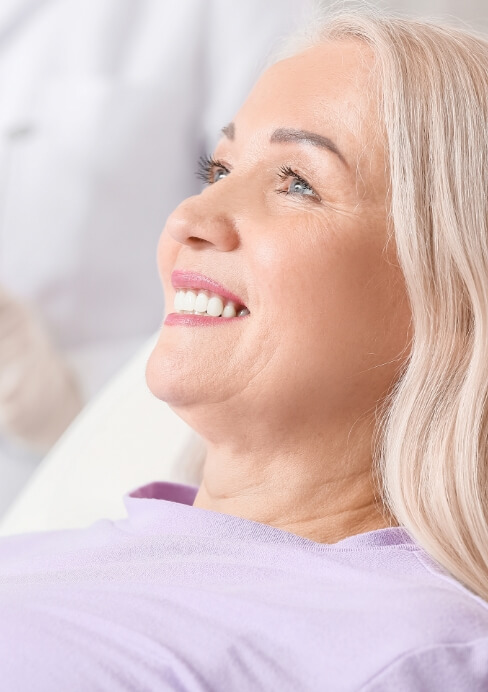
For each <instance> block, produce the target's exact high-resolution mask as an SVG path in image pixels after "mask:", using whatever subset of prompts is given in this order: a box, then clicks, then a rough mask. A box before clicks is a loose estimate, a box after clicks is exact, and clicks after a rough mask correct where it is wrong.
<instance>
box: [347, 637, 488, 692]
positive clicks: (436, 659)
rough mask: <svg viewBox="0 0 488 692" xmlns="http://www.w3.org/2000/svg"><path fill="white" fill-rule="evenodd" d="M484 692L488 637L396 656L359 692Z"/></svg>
mask: <svg viewBox="0 0 488 692" xmlns="http://www.w3.org/2000/svg"><path fill="white" fill-rule="evenodd" d="M391 690H395V692H411V691H412V690H419V691H420V690H425V691H428V692H486V690H488V636H486V637H481V638H480V639H475V640H473V641H470V642H461V643H450V644H438V645H435V646H428V647H424V648H421V649H417V650H414V651H412V652H408V653H405V654H403V655H402V656H399V657H398V658H397V659H395V660H394V661H393V662H391V663H390V664H389V665H387V666H386V667H385V668H383V669H382V670H381V671H380V672H379V673H377V674H376V675H375V676H374V677H373V678H372V679H371V680H369V682H367V683H366V684H365V685H364V686H363V687H361V689H360V691H359V692H390V691H391Z"/></svg>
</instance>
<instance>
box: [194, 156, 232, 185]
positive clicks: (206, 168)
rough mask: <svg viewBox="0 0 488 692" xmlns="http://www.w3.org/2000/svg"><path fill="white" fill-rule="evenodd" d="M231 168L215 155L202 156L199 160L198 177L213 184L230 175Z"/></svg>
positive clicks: (208, 183)
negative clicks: (214, 156) (215, 157)
mask: <svg viewBox="0 0 488 692" xmlns="http://www.w3.org/2000/svg"><path fill="white" fill-rule="evenodd" d="M229 173H230V171H229V169H228V168H227V167H226V166H224V164H223V163H222V162H221V161H216V160H215V159H214V158H213V156H201V157H200V158H199V160H198V171H197V177H198V178H200V179H201V180H203V182H204V183H206V184H207V185H213V183H216V182H217V181H219V180H221V179H222V178H226V177H227V176H228V175H229Z"/></svg>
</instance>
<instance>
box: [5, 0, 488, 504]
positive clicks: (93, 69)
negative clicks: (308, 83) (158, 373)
mask: <svg viewBox="0 0 488 692" xmlns="http://www.w3.org/2000/svg"><path fill="white" fill-rule="evenodd" d="M318 4H321V5H324V4H327V3H324V2H321V3H318V2H316V1H314V0H301V1H300V2H296V0H295V1H292V0H265V1H264V0H245V1H243V0H241V1H240V2H238V1H237V0H181V2H179V3H174V2H170V0H2V2H1V4H0V102H1V107H0V517H1V516H2V515H3V514H4V512H5V511H6V510H7V508H8V507H9V505H10V504H11V503H12V502H13V500H14V499H15V497H16V496H17V495H18V493H19V491H20V490H21V489H22V487H23V486H24V485H25V483H26V482H27V480H28V479H29V477H30V476H31V474H32V473H33V471H34V470H35V469H36V467H37V466H38V465H39V463H40V461H41V460H42V458H43V457H44V456H45V455H46V453H47V452H48V451H49V450H50V449H51V447H52V446H53V444H54V443H55V442H56V441H57V440H58V438H59V437H60V436H61V435H62V433H63V432H64V431H65V430H66V428H67V427H68V426H69V424H70V423H71V422H72V421H73V419H74V418H75V417H76V416H77V415H78V413H79V412H80V411H81V410H82V409H83V407H84V406H85V405H86V404H87V403H88V402H89V401H90V400H91V399H92V398H93V396H94V395H95V394H96V393H97V392H98V391H99V390H100V388H101V387H102V386H103V385H104V384H105V383H106V382H107V381H108V380H109V379H110V378H111V377H112V375H114V374H115V373H116V372H117V371H118V370H119V369H120V368H121V367H122V366H123V365H124V364H125V363H126V362H127V361H128V360H129V359H130V358H131V357H132V355H133V354H134V353H135V352H136V351H137V350H138V349H139V348H140V346H141V345H142V344H143V343H144V342H146V341H147V339H148V338H150V337H151V335H153V334H154V333H156V332H157V330H158V329H159V327H160V325H161V322H162V319H163V312H164V296H163V294H162V291H161V286H160V283H159V278H158V273H157V267H156V246H157V242H158V238H159V235H160V233H161V230H162V228H163V226H164V222H165V219H166V217H167V216H168V214H169V213H170V212H171V211H172V209H173V208H174V207H175V206H176V205H177V204H178V203H179V202H180V201H181V200H182V199H184V198H185V197H187V196H189V195H191V194H195V193H196V192H197V191H198V190H199V189H200V188H201V183H200V182H199V181H198V179H197V177H196V175H195V171H196V169H197V161H198V159H199V157H200V156H202V155H204V154H208V153H211V151H212V149H213V147H214V145H215V142H216V140H217V138H218V136H219V131H220V128H221V127H222V126H223V125H224V124H226V123H227V122H228V121H230V120H231V119H232V117H233V115H234V114H235V112H236V111H237V110H238V108H239V107H240V105H241V103H242V101H243V100H244V98H245V96H246V94H247V92H248V91H249V89H250V87H251V86H252V84H253V82H254V81H255V79H256V77H257V76H258V74H259V73H260V71H261V70H262V68H263V66H264V65H265V63H266V61H267V59H269V57H270V55H272V54H273V52H274V51H275V50H276V49H277V47H278V46H279V43H280V42H281V41H282V40H283V38H284V37H285V36H286V35H287V34H289V33H291V32H292V31H294V30H295V29H297V28H299V27H300V26H302V25H303V24H304V23H306V22H307V20H308V19H309V18H310V16H311V14H312V12H313V10H314V9H315V7H316V6H317V5H318ZM370 4H371V5H375V4H376V5H377V6H378V7H381V8H386V9H392V10H396V11H401V12H403V13H405V14H410V15H415V16H419V17H424V18H432V19H442V18H448V19H451V20H454V19H457V21H458V22H459V21H461V22H462V23H464V24H465V25H466V26H468V27H473V28H475V29H477V30H478V31H488V5H487V4H486V0H391V1H390V2H377V3H374V2H370ZM334 5H337V3H334Z"/></svg>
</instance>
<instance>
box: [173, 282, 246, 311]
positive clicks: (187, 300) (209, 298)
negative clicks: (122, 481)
mask: <svg viewBox="0 0 488 692" xmlns="http://www.w3.org/2000/svg"><path fill="white" fill-rule="evenodd" d="M174 310H175V312H192V313H195V314H199V315H209V316H211V317H220V316H222V317H236V304H235V303H233V302H232V301H231V300H228V301H226V302H225V303H224V300H223V299H222V297H221V296H219V295H216V294H215V293H209V292H208V291H198V290H197V291H194V290H192V289H191V288H190V289H188V290H180V291H176V294H175V300H174ZM244 315H249V310H248V309H247V308H242V309H241V310H239V313H238V314H237V317H242V316H244Z"/></svg>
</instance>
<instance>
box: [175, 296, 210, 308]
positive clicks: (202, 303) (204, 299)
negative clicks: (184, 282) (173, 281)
mask: <svg viewBox="0 0 488 692" xmlns="http://www.w3.org/2000/svg"><path fill="white" fill-rule="evenodd" d="M178 292H179V293H180V292H181V293H183V291H178ZM207 305H208V295H207V294H206V293H204V292H203V291H200V293H199V294H198V296H197V299H196V301H195V312H206V311H207ZM175 307H176V303H175Z"/></svg>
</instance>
